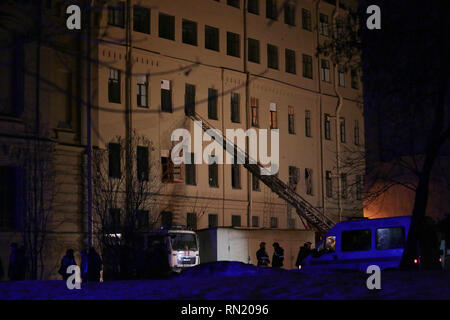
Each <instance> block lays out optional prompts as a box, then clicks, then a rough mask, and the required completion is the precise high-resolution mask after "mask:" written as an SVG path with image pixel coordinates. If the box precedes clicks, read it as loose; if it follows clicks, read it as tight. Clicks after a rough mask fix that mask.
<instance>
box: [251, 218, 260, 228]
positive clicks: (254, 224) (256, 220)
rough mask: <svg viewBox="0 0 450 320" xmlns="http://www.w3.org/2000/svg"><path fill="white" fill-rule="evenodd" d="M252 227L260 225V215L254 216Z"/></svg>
mask: <svg viewBox="0 0 450 320" xmlns="http://www.w3.org/2000/svg"><path fill="white" fill-rule="evenodd" d="M252 227H254V228H257V227H259V217H258V216H252Z"/></svg>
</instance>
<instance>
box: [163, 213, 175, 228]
mask: <svg viewBox="0 0 450 320" xmlns="http://www.w3.org/2000/svg"><path fill="white" fill-rule="evenodd" d="M172 219H173V217H172V212H170V211H163V212H161V226H163V227H164V228H169V227H170V226H172Z"/></svg>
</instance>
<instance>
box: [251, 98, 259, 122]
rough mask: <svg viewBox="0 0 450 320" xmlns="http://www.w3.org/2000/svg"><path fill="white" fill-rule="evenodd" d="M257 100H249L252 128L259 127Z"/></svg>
mask: <svg viewBox="0 0 450 320" xmlns="http://www.w3.org/2000/svg"><path fill="white" fill-rule="evenodd" d="M258 108H259V100H258V99H257V98H251V99H250V109H251V117H252V126H253V127H257V126H258V125H259V112H258Z"/></svg>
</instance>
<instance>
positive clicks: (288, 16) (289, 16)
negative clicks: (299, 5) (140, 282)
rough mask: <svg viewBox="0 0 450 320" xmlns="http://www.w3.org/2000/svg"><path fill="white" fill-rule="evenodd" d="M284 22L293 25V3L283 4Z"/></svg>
mask: <svg viewBox="0 0 450 320" xmlns="http://www.w3.org/2000/svg"><path fill="white" fill-rule="evenodd" d="M284 23H286V24H288V25H290V26H295V5H294V4H292V3H286V4H285V6H284Z"/></svg>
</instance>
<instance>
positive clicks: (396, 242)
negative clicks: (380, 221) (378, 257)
mask: <svg viewBox="0 0 450 320" xmlns="http://www.w3.org/2000/svg"><path fill="white" fill-rule="evenodd" d="M375 241H376V248H377V250H388V249H400V248H404V246H405V228H404V227H391V228H380V229H377V233H376V239H375Z"/></svg>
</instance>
